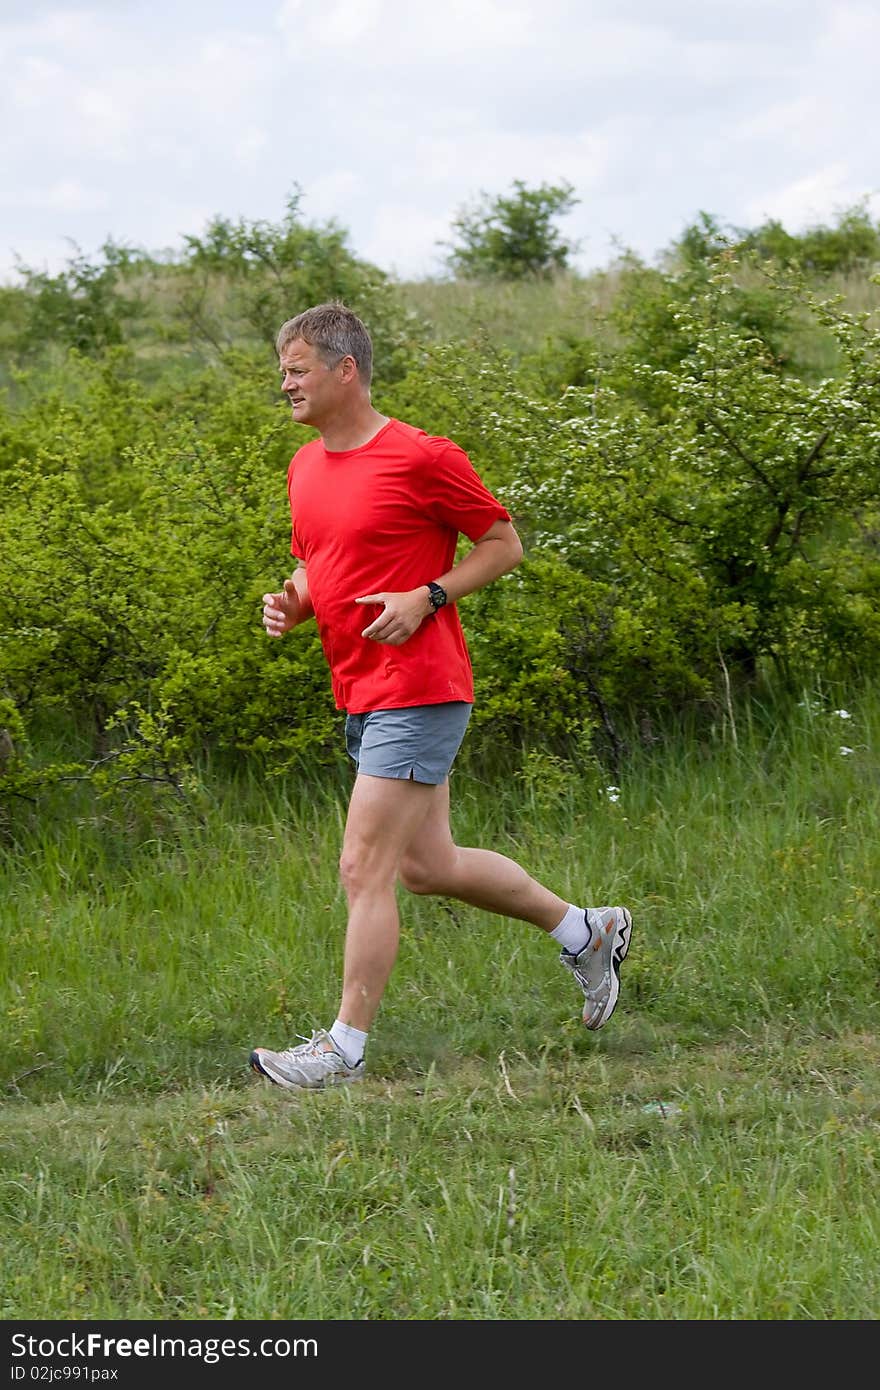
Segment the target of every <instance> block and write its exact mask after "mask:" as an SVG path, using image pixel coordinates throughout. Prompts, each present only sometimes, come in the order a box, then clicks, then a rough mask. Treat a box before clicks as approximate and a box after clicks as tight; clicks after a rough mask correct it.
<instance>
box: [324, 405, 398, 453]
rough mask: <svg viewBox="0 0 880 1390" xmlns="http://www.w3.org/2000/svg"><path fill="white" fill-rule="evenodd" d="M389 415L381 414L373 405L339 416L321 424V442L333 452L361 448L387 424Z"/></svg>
mask: <svg viewBox="0 0 880 1390" xmlns="http://www.w3.org/2000/svg"><path fill="white" fill-rule="evenodd" d="M387 423H388V416H387V415H380V414H379V412H378V410H374V409H373V407H372V406H371V405H367V406H366V408H365V409H364V410H359V411H358V412H357V413H356V414H353V415H350V416H345V417H341V416H337V417H336V418H335V419H334V420H333V421H331V422H330V423H328V424H326V425H322V426H320V429H319V432H320V435H321V442H322V443H323V445H324V448H325V449H329V450H330V452H331V453H339V454H341V453H344V452H345V451H346V450H348V449H360V448H362V447H363V445H364V444H369V442H370V440H371V439H374V438H375V436H376V435H377V434H378V433H379V431H380V429H381V428H382V426H383V425H387Z"/></svg>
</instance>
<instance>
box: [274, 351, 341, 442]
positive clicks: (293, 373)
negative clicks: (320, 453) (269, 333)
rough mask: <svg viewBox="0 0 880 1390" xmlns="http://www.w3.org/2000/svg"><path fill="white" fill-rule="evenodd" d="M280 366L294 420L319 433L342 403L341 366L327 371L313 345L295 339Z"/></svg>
mask: <svg viewBox="0 0 880 1390" xmlns="http://www.w3.org/2000/svg"><path fill="white" fill-rule="evenodd" d="M278 364H279V366H280V368H281V374H282V380H281V390H282V391H283V392H284V394H285V395H286V396H287V399H288V400H289V401H290V408H291V412H292V414H293V418H294V420H296V422H297V424H299V425H314V427H315V428H316V429H320V428H321V425H322V424H323V423H326V422H327V420H328V419H330V418H331V417H332V416H333V414H334V413H335V411H336V409H337V407H338V405H339V403H340V395H341V392H340V388H341V382H340V380H339V366H338V364H337V365H336V366H335V367H328V365H327V363H326V362H324V361H322V359H321V357H320V356H319V355H318V352H317V350H316V349H315V348H314V347H313V346H312V344H311V343H306V342H304V341H303V340H302V338H294V340H293V342H290V343H288V344H287V346H286V347H284V348H283V349H282V351H281V355H280V357H279V358H278Z"/></svg>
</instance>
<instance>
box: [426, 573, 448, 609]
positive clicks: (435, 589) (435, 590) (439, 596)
mask: <svg viewBox="0 0 880 1390" xmlns="http://www.w3.org/2000/svg"><path fill="white" fill-rule="evenodd" d="M428 602H429V603H430V605H431V607H432V608H433V610H434V612H435V613H436V612H437V609H438V608H442V607H443V605H444V603H445V602H446V590H445V589H444V588H443V585H442V584H435V583H434V582H433V580H432V581H431V583H430V584H429V585H428Z"/></svg>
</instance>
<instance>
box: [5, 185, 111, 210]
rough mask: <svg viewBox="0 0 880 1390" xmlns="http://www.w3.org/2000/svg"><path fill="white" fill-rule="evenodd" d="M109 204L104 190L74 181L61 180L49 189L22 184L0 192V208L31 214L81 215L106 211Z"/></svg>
mask: <svg viewBox="0 0 880 1390" xmlns="http://www.w3.org/2000/svg"><path fill="white" fill-rule="evenodd" d="M109 202H110V198H109V195H108V194H107V193H106V192H105V191H104V190H103V189H97V188H86V187H85V186H84V185H83V184H81V183H79V182H78V181H77V180H76V179H61V180H59V182H57V183H54V184H52V185H51V186H49V187H43V188H40V187H35V186H27V185H21V186H19V187H16V188H4V189H0V207H3V208H23V209H33V210H34V211H40V212H42V211H60V212H83V211H86V210H91V209H94V208H105V207H107V205H108V203H109Z"/></svg>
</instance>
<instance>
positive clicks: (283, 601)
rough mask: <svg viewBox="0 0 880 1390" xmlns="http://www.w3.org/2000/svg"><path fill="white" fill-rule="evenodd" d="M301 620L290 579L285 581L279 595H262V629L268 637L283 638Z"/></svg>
mask: <svg viewBox="0 0 880 1390" xmlns="http://www.w3.org/2000/svg"><path fill="white" fill-rule="evenodd" d="M302 618H303V613H302V605H301V603H300V599H299V594H298V593H297V591H296V585H295V584H294V582H293V580H292V579H285V581H284V588H283V589H282V591H281V593H280V594H264V595H263V627H264V628H265V629H266V631H267V632H268V634H269V636H270V637H283V636H284V634H285V632H289V631H290V629H291V628H292V627H296V625H297V623H299V622H301V621H302Z"/></svg>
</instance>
